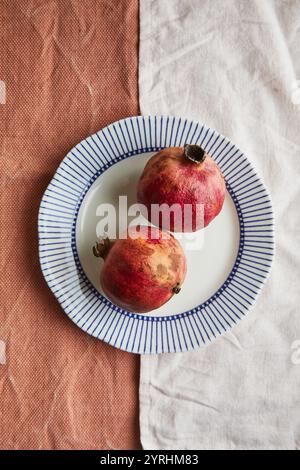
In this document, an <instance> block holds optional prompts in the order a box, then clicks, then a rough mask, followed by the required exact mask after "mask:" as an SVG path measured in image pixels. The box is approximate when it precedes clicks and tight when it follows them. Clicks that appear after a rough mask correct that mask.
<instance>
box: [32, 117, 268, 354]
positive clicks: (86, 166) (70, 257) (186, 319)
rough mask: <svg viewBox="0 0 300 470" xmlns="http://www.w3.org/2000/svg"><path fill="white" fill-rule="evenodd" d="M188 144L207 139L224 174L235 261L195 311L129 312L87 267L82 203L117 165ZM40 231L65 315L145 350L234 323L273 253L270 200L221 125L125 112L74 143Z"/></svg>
mask: <svg viewBox="0 0 300 470" xmlns="http://www.w3.org/2000/svg"><path fill="white" fill-rule="evenodd" d="M185 143H198V144H201V145H202V146H203V147H204V149H205V150H206V151H207V152H209V153H210V155H211V156H212V157H213V158H214V159H215V161H216V162H217V163H218V164H219V165H220V168H221V170H222V172H223V174H224V176H225V180H226V186H227V190H228V192H229V194H230V195H231V198H232V200H233V202H234V204H235V207H236V211H237V215H238V219H239V225H240V241H239V249H238V254H237V258H236V261H235V264H234V266H233V269H232V271H231V273H230V274H229V276H228V278H227V279H226V280H225V282H224V284H223V285H222V286H221V287H220V288H219V289H218V291H217V292H215V294H214V295H213V296H212V297H210V298H209V299H207V300H206V301H205V302H204V303H202V304H201V305H198V306H196V307H195V308H193V309H192V310H189V311H186V312H183V313H181V314H178V315H170V316H164V317H155V316H148V315H140V314H135V313H132V312H128V311H126V310H123V309H121V308H120V307H117V306H115V305H113V304H112V303H111V302H110V301H109V300H108V299H106V298H105V297H103V296H102V295H101V294H100V293H99V292H98V291H97V290H96V289H95V288H94V287H93V286H92V284H91V283H90V281H89V280H88V278H87V276H86V275H85V273H84V271H83V269H82V266H81V264H80V261H79V256H78V252H77V247H76V221H77V217H78V213H79V209H80V207H81V204H82V202H83V200H84V197H85V196H86V194H87V192H88V190H89V188H90V187H91V185H92V184H93V183H94V181H95V180H96V179H97V178H98V177H99V176H100V175H102V174H103V173H104V172H105V171H106V170H107V169H108V168H110V167H111V166H112V165H115V164H117V163H118V162H119V161H121V160H124V159H126V158H130V157H131V156H133V155H137V154H142V153H145V152H150V151H157V150H160V149H162V148H164V147H169V146H175V145H184V144H185ZM38 230H39V254H40V263H41V268H42V271H43V274H44V276H45V279H46V281H47V282H48V285H49V287H50V289H51V290H52V292H53V293H54V295H55V296H56V298H57V299H58V301H59V302H60V304H61V305H62V307H63V309H64V310H65V312H66V313H67V315H68V316H69V317H70V318H71V319H72V320H73V321H74V322H75V323H76V324H77V325H78V326H79V327H80V328H82V329H83V330H84V331H86V332H87V333H89V334H91V335H93V336H95V337H97V338H99V339H102V340H104V341H106V342H107V343H109V344H111V345H113V346H115V347H118V348H121V349H124V350H126V351H130V352H134V353H139V354H149V353H152V354H157V353H162V352H182V351H187V350H191V349H194V348H198V347H201V346H204V345H206V344H208V343H209V342H210V341H211V340H213V339H214V338H216V337H217V336H219V335H220V334H222V333H224V332H225V331H227V330H228V329H230V328H232V327H233V326H234V325H235V324H236V323H237V322H238V321H240V320H241V319H242V318H243V316H244V315H245V314H246V313H247V312H248V311H249V309H250V307H251V306H252V305H253V304H254V302H255V300H256V298H257V295H258V293H259V291H260V289H261V287H262V286H263V284H264V282H265V280H266V278H267V275H268V273H269V271H270V267H271V263H272V259H273V254H274V228H273V211H272V203H271V200H270V197H269V195H268V193H267V190H266V188H265V187H264V185H263V183H262V182H261V180H260V179H259V177H258V176H257V174H256V172H255V170H254V169H253V168H252V165H251V164H250V162H249V161H248V160H247V158H246V157H245V156H244V155H243V153H242V152H241V151H240V150H239V149H238V148H237V147H236V146H235V145H233V144H232V143H231V142H230V141H229V140H228V139H227V138H226V137H224V136H222V135H220V134H218V133H217V132H216V131H215V130H213V129H210V128H208V127H206V126H204V125H201V124H199V123H197V122H194V121H189V120H187V119H182V118H175V117H168V116H154V117H151V116H147V117H146V116H139V117H131V118H127V119H123V120H121V121H118V122H116V123H114V124H111V125H110V126H108V127H106V128H105V129H103V130H101V131H99V132H97V133H96V134H94V135H92V136H90V137H88V138H87V139H85V140H84V141H82V142H80V143H79V144H78V145H76V147H74V149H72V150H71V151H70V152H69V153H68V155H67V156H66V157H65V158H64V160H63V161H62V163H61V164H60V166H59V168H58V169H57V172H56V174H55V176H54V177H53V179H52V181H51V183H50V184H49V186H48V188H47V189H46V192H45V194H44V196H43V199H42V201H41V205H40V211H39V220H38Z"/></svg>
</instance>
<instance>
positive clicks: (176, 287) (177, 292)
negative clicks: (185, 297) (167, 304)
mask: <svg viewBox="0 0 300 470" xmlns="http://www.w3.org/2000/svg"><path fill="white" fill-rule="evenodd" d="M180 291H181V287H180V286H179V284H176V286H174V287H173V289H172V292H173V294H179V292H180Z"/></svg>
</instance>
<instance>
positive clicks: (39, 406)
mask: <svg viewBox="0 0 300 470" xmlns="http://www.w3.org/2000/svg"><path fill="white" fill-rule="evenodd" d="M0 21H1V29H0V37H1V42H0V44H1V46H0V80H2V81H3V82H5V87H6V104H0V155H1V173H0V174H1V206H0V207H1V240H0V247H1V257H0V261H1V284H0V288H1V292H0V294H1V310H0V351H1V357H0V449H116V448H117V449H131V448H138V447H139V446H140V444H139V429H138V413H139V411H138V381H139V357H138V356H134V355H130V354H127V353H125V352H121V351H118V350H116V349H114V348H112V347H110V346H107V345H106V344H104V343H102V342H101V341H98V340H96V339H94V338H92V337H90V336H88V335H86V334H85V333H83V332H82V331H81V330H80V329H79V328H77V327H76V326H75V325H74V324H73V323H72V322H71V321H70V320H69V319H68V318H67V316H66V315H65V314H64V313H63V311H62V310H61V308H60V307H59V305H58V303H57V302H56V300H55V298H54V297H53V295H52V294H51V292H50V290H49V289H48V287H47V285H46V283H45V281H44V279H43V277H42V274H41V271H40V267H39V261H38V242H37V215H38V207H39V203H40V199H41V197H42V194H43V192H44V190H45V188H46V186H47V184H48V182H49V181H50V179H51V177H52V175H53V173H54V171H55V169H56V167H57V165H58V164H59V163H60V161H61V160H62V158H63V157H64V155H65V154H66V153H67V151H68V150H69V149H70V148H71V147H72V146H73V145H75V144H76V143H77V142H78V141H80V140H81V139H83V138H84V137H86V136H87V135H89V134H91V133H93V132H95V131H96V130H98V129H100V128H101V127H102V126H104V125H106V124H108V123H110V122H112V121H114V120H116V119H120V118H122V117H125V116H128V115H134V114H137V113H138V87H137V58H138V53H137V50H138V1H137V0H118V1H112V0H85V1H82V0H78V1H75V0H57V1H54V0H51V1H50V0H48V1H45V0H32V1H25V0H18V1H16V0H7V1H0ZM2 85H3V84H2ZM2 90H3V86H2ZM2 98H3V97H2Z"/></svg>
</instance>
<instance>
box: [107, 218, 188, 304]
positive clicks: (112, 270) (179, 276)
mask: <svg viewBox="0 0 300 470" xmlns="http://www.w3.org/2000/svg"><path fill="white" fill-rule="evenodd" d="M150 229H151V230H152V235H151V230H150ZM139 230H140V235H139V236H137V237H135V236H134V234H133V229H132V228H129V229H128V231H127V235H128V237H127V238H121V239H119V240H117V241H115V242H114V243H113V245H112V247H111V248H110V250H109V252H108V254H107V256H106V257H105V262H104V265H103V267H102V270H101V274H100V282H101V286H102V289H103V291H104V293H105V295H106V296H107V297H108V298H109V299H110V300H111V301H112V302H113V303H115V304H116V305H119V306H120V307H122V308H124V309H126V310H130V311H132V312H137V313H143V312H149V311H151V310H154V309H156V308H158V307H160V306H161V305H163V304H164V303H166V302H167V301H168V300H169V299H170V298H171V297H172V296H173V295H174V293H178V292H177V291H179V290H180V286H181V285H182V283H183V280H184V278H185V274H186V258H185V255H184V253H183V251H182V248H181V246H180V244H179V242H178V241H177V240H176V239H175V238H174V237H173V235H172V234H169V233H166V232H164V233H163V232H161V230H159V229H158V228H156V227H147V226H140V227H139ZM153 234H154V236H153ZM163 235H164V237H163Z"/></svg>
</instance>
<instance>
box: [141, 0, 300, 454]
mask: <svg viewBox="0 0 300 470" xmlns="http://www.w3.org/2000/svg"><path fill="white" fill-rule="evenodd" d="M299 12H300V2H299V1H298V0H294V1H288V0H286V1H284V0H278V1H271V0H264V1H261V0H252V1H251V2H248V1H243V0H239V1H238V0H227V1H226V2H225V1H224V0H214V1H211V0H202V1H201V2H200V1H197V0H172V1H169V0H141V1H140V65H139V73H140V85H139V86H140V105H141V111H142V113H143V114H166V115H177V116H183V117H188V118H193V119H195V120H198V121H200V122H203V123H205V124H207V125H209V126H210V127H213V128H215V129H216V130H217V131H219V132H220V133H222V134H224V135H226V136H227V137H229V138H230V139H231V140H232V141H233V142H234V143H236V144H237V145H238V146H239V147H240V148H241V149H242V151H243V152H244V153H245V154H246V155H247V157H248V158H249V159H250V160H251V162H252V163H253V165H254V166H255V167H256V169H257V171H258V173H259V175H260V177H261V178H262V179H263V180H264V182H265V184H266V186H267V187H268V189H269V191H270V192H271V196H272V200H273V205H274V210H275V225H276V226H275V233H276V255H275V259H274V262H273V267H272V272H271V276H270V277H269V279H268V281H267V283H266V285H265V287H264V289H263V290H262V292H261V295H260V296H259V297H258V300H257V302H256V305H255V307H254V309H253V310H252V311H251V312H250V313H249V315H248V316H247V317H246V318H245V319H244V320H243V321H242V322H241V323H240V324H239V325H238V326H236V327H235V328H234V329H233V330H232V331H231V332H229V333H227V334H226V335H225V336H223V337H221V338H219V339H217V340H216V341H215V342H214V343H211V344H210V345H209V346H207V347H206V348H202V349H199V350H196V351H193V352H191V353H184V354H167V355H158V356H143V357H142V365H141V382H140V425H141V439H142V444H143V446H144V448H145V449H299V448H300V393H299V390H300V312H299V309H300V307H299V306H300V288H299V279H300V243H299V241H300V221H299V207H300V184H299V181H300V178H299V176H300V175H299V170H300V14H299Z"/></svg>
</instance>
